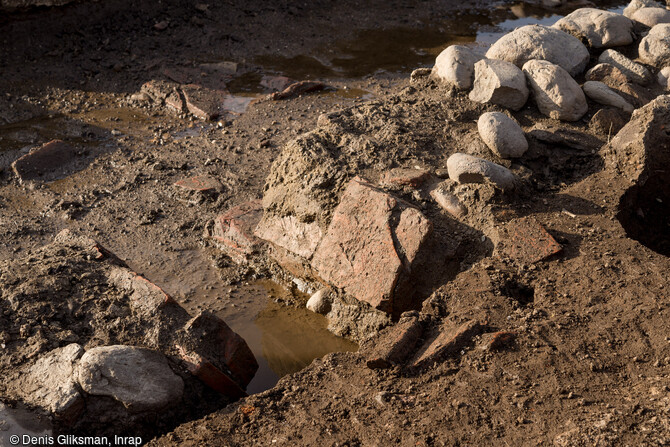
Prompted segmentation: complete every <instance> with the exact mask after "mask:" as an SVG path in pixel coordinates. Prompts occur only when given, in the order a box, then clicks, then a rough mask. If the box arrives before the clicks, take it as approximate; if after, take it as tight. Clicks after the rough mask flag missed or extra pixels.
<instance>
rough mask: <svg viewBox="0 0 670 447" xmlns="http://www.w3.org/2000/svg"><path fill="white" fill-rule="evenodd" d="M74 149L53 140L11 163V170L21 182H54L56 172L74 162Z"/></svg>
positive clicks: (75, 153) (75, 154)
mask: <svg viewBox="0 0 670 447" xmlns="http://www.w3.org/2000/svg"><path fill="white" fill-rule="evenodd" d="M76 156H77V151H76V149H75V148H73V147H72V146H70V145H69V144H67V143H65V142H63V141H60V140H53V141H50V142H48V143H46V144H45V145H44V146H42V147H40V148H39V149H37V150H34V151H32V152H30V153H28V154H26V155H24V156H22V157H21V158H19V159H18V160H16V161H15V162H14V163H12V169H13V170H14V173H15V174H16V176H17V177H18V178H19V180H20V181H21V182H27V181H31V180H40V181H51V180H55V179H56V178H57V175H58V171H60V170H62V169H63V168H65V167H67V166H68V165H70V164H72V163H73V162H74V159H75V157H76Z"/></svg>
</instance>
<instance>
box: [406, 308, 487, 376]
mask: <svg viewBox="0 0 670 447" xmlns="http://www.w3.org/2000/svg"><path fill="white" fill-rule="evenodd" d="M482 330H483V326H482V324H481V323H479V322H478V321H474V320H471V321H468V322H467V323H465V324H463V325H461V326H460V327H458V328H457V329H454V328H453V327H450V326H443V327H441V328H440V331H439V332H438V334H437V335H436V336H435V337H433V338H432V339H431V340H429V341H428V342H426V344H424V345H423V347H421V348H420V349H419V352H418V353H417V355H416V357H415V359H414V362H413V363H412V366H414V367H419V368H420V367H424V366H429V365H432V364H433V363H435V362H438V361H440V360H442V359H444V358H446V357H451V356H455V355H457V354H458V353H459V351H460V350H461V349H463V348H464V347H465V346H467V345H468V344H469V343H470V341H471V340H472V338H473V337H474V336H476V335H479V334H480V333H481V332H482Z"/></svg>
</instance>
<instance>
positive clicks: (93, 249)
mask: <svg viewBox="0 0 670 447" xmlns="http://www.w3.org/2000/svg"><path fill="white" fill-rule="evenodd" d="M54 242H56V243H57V244H63V245H67V246H70V247H80V248H83V249H85V250H87V251H88V252H90V256H91V258H92V259H95V260H98V261H102V260H106V261H107V262H109V263H111V264H116V265H118V266H120V267H127V265H126V263H125V262H123V261H122V260H121V259H119V258H118V257H117V256H116V255H115V254H114V253H112V252H111V251H109V250H107V249H106V248H105V247H103V246H102V245H100V244H99V243H98V242H97V241H96V240H95V239H91V238H90V237H86V236H81V235H78V234H76V233H75V232H73V231H72V230H70V229H68V228H66V229H64V230H62V231H61V232H60V233H58V234H57V235H56V237H55V238H54Z"/></svg>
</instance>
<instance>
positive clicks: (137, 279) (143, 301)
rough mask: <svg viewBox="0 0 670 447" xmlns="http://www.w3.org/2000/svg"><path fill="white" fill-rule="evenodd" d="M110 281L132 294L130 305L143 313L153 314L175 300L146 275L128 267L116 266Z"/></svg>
mask: <svg viewBox="0 0 670 447" xmlns="http://www.w3.org/2000/svg"><path fill="white" fill-rule="evenodd" d="M109 282H110V283H111V284H113V285H115V286H116V287H118V288H119V289H121V290H123V291H125V292H126V293H128V295H129V296H130V306H131V307H132V308H133V310H135V311H136V312H138V313H140V314H143V315H153V314H154V313H155V312H156V311H157V310H158V309H160V308H161V307H162V306H164V305H166V304H168V303H175V301H174V300H173V299H172V297H170V295H168V294H167V293H165V291H164V290H163V289H161V288H160V287H158V286H157V285H156V284H154V283H152V282H151V281H149V280H148V279H146V278H145V277H143V276H141V275H138V274H137V273H135V272H133V271H131V270H128V269H126V268H120V267H117V268H114V269H112V270H111V272H110V273H109Z"/></svg>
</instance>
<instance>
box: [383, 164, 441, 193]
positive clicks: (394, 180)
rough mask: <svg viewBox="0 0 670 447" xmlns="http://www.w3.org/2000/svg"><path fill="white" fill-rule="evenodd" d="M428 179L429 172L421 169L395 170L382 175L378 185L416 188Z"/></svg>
mask: <svg viewBox="0 0 670 447" xmlns="http://www.w3.org/2000/svg"><path fill="white" fill-rule="evenodd" d="M429 178H430V172H429V171H426V170H423V169H412V168H395V169H391V170H390V171H388V172H385V173H384V175H382V178H381V180H380V182H379V183H381V184H382V185H389V186H412V187H415V188H416V187H417V186H420V185H421V184H423V182H425V181H426V180H428V179H429Z"/></svg>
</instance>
